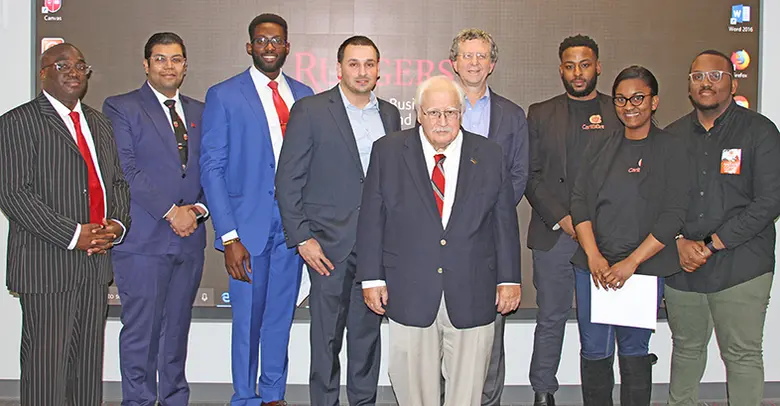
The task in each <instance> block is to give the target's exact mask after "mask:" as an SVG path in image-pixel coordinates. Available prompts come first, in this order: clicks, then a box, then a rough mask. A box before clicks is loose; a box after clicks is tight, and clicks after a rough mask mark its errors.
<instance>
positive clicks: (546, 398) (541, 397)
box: [534, 392, 555, 406]
mask: <svg viewBox="0 0 780 406" xmlns="http://www.w3.org/2000/svg"><path fill="white" fill-rule="evenodd" d="M534 406H555V396H553V394H552V393H546V392H534Z"/></svg>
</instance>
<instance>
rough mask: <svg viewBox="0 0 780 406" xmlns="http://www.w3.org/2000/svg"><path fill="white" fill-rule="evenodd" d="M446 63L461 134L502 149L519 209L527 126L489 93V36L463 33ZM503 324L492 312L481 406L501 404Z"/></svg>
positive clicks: (492, 55) (492, 63)
mask: <svg viewBox="0 0 780 406" xmlns="http://www.w3.org/2000/svg"><path fill="white" fill-rule="evenodd" d="M450 61H452V67H453V70H454V71H455V74H456V75H457V80H458V82H459V83H460V85H461V86H462V87H463V89H464V90H465V91H466V103H465V106H466V110H465V111H464V112H463V120H462V121H463V129H465V130H466V131H469V132H472V133H474V134H478V135H481V136H483V137H487V138H488V139H489V140H492V141H494V142H497V143H498V144H499V145H501V147H502V149H503V151H504V163H505V164H506V165H507V168H509V173H510V175H511V176H512V190H514V198H515V199H514V200H515V205H517V204H518V203H520V200H521V199H522V198H523V192H525V183H526V180H527V179H528V126H527V123H526V120H525V112H524V111H523V109H522V108H521V107H520V106H518V105H516V104H514V103H512V102H511V101H509V100H507V99H505V98H504V97H501V96H500V95H498V94H497V93H495V92H494V91H493V89H491V88H488V85H487V80H488V77H489V76H490V74H491V73H493V69H494V68H495V67H496V62H498V46H497V45H496V43H495V41H493V36H491V35H490V34H488V33H487V32H485V31H482V30H479V29H475V28H471V29H465V30H462V31H461V32H459V33H458V35H457V36H456V37H455V38H454V39H453V40H452V46H451V47H450ZM517 249H518V250H519V249H520V247H517ZM517 288H519V286H518V287H517ZM499 292H500V291H499ZM504 323H505V318H504V315H502V314H501V313H496V324H495V333H496V335H495V340H494V341H493V351H492V352H491V356H490V368H489V369H488V375H487V378H486V380H485V390H484V392H483V397H482V405H484V406H493V405H496V406H497V405H499V404H500V402H501V393H502V392H503V390H504V370H505V368H504Z"/></svg>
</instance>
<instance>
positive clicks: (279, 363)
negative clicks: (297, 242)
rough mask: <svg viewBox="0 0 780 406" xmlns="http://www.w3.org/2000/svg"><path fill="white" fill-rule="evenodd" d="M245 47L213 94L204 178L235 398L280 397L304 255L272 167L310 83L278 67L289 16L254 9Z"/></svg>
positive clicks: (244, 401)
mask: <svg viewBox="0 0 780 406" xmlns="http://www.w3.org/2000/svg"><path fill="white" fill-rule="evenodd" d="M246 52H247V54H249V55H251V56H252V60H253V66H252V67H250V68H249V69H247V70H246V71H244V72H242V73H240V74H238V75H236V76H233V77H232V78H229V79H227V80H225V81H224V82H222V83H219V84H217V85H214V86H213V87H211V88H210V89H209V91H208V93H207V94H206V108H205V111H204V112H203V142H202V150H201V157H200V163H201V169H202V171H201V180H202V182H203V189H204V190H205V192H206V197H207V198H208V201H209V205H210V207H211V215H212V220H213V223H214V228H215V231H216V242H215V246H216V248H217V249H218V250H224V252H225V268H226V269H227V272H228V274H229V275H230V282H229V292H230V304H231V306H232V313H233V328H232V347H231V348H232V373H233V390H234V392H235V393H234V394H233V398H232V400H231V405H251V406H254V405H283V404H285V403H284V390H285V384H286V382H287V343H288V341H289V338H290V327H291V326H292V319H293V313H294V310H295V301H296V299H297V296H298V288H299V286H300V282H301V270H302V261H301V259H300V257H299V256H298V255H296V251H295V249H290V248H287V245H286V241H285V238H284V232H283V229H282V221H281V217H280V215H279V209H278V205H277V202H276V199H275V197H274V175H275V172H276V166H277V161H278V159H279V153H280V151H281V148H282V141H283V140H284V134H285V131H286V128H287V122H288V120H289V116H290V109H291V108H292V105H293V103H294V102H295V101H296V100H299V99H301V98H303V97H305V96H310V95H312V94H313V92H312V90H311V89H310V88H309V87H308V86H306V85H304V84H303V83H300V82H298V81H296V80H294V79H292V78H290V77H288V76H287V75H284V74H282V72H281V70H282V66H283V65H284V61H285V59H286V57H287V55H288V53H289V52H290V43H289V42H288V41H287V22H286V21H285V20H284V19H283V18H282V17H280V16H278V15H275V14H261V15H259V16H257V17H255V19H254V20H252V22H251V23H250V25H249V42H248V43H247V44H246ZM258 346H259V348H258ZM258 349H259V350H260V352H261V353H262V361H261V362H260V379H259V383H258V379H257V375H258ZM256 388H257V389H256ZM257 390H259V393H258V392H257Z"/></svg>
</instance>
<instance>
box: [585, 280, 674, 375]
mask: <svg viewBox="0 0 780 406" xmlns="http://www.w3.org/2000/svg"><path fill="white" fill-rule="evenodd" d="M574 283H575V291H576V292H577V325H578V327H579V330H580V348H581V350H580V354H581V355H582V357H583V358H585V359H588V360H600V359H605V358H609V357H611V356H612V355H613V354H614V353H615V340H616V339H617V347H618V355H622V356H626V357H641V356H644V355H647V354H648V348H649V345H650V334H652V333H653V330H649V329H644V328H636V327H623V326H613V325H611V324H598V323H591V322H590V285H591V277H590V272H588V271H586V270H584V269H581V268H578V267H574ZM663 294H664V278H658V303H659V305H660V303H661V297H663Z"/></svg>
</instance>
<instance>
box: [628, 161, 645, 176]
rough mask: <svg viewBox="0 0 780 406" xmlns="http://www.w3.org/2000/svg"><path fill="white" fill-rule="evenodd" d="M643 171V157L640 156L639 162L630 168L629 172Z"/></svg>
mask: <svg viewBox="0 0 780 406" xmlns="http://www.w3.org/2000/svg"><path fill="white" fill-rule="evenodd" d="M640 172H642V158H639V162H637V163H636V167H635V168H628V173H640Z"/></svg>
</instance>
